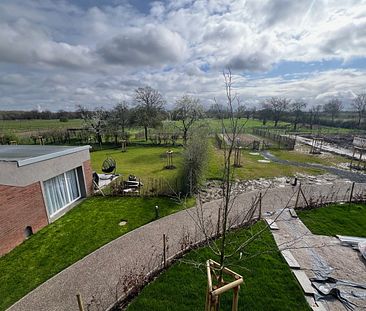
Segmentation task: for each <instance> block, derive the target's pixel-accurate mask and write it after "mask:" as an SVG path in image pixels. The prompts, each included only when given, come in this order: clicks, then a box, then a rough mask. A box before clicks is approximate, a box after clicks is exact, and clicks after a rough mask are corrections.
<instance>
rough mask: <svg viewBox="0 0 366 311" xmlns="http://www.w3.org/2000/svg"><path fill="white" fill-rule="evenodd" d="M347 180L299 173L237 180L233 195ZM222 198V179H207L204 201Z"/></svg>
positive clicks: (233, 186)
mask: <svg viewBox="0 0 366 311" xmlns="http://www.w3.org/2000/svg"><path fill="white" fill-rule="evenodd" d="M339 180H345V179H341V178H340V177H338V176H336V175H332V174H324V175H317V176H313V175H306V174H301V173H297V174H296V175H295V177H275V178H270V179H265V178H259V179H253V180H236V181H235V182H234V183H233V185H232V195H234V196H235V195H238V194H241V193H245V192H249V191H253V190H262V189H263V190H264V189H267V188H276V187H279V188H283V187H289V186H294V185H295V184H296V183H298V182H301V184H303V185H306V184H308V185H309V184H316V185H325V184H328V185H329V184H332V183H333V182H335V181H339ZM220 198H222V189H221V181H219V180H210V181H207V182H206V184H205V185H204V187H203V188H202V189H201V191H200V199H201V200H202V202H203V203H205V202H210V201H213V200H217V199H220Z"/></svg>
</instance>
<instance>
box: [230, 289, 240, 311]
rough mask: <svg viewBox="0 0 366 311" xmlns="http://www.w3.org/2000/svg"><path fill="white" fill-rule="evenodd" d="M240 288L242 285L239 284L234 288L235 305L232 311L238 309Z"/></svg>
mask: <svg viewBox="0 0 366 311" xmlns="http://www.w3.org/2000/svg"><path fill="white" fill-rule="evenodd" d="M239 289H240V286H237V287H235V288H234V295H233V305H232V308H231V310H232V311H238V303H239Z"/></svg>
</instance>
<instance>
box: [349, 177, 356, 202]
mask: <svg viewBox="0 0 366 311" xmlns="http://www.w3.org/2000/svg"><path fill="white" fill-rule="evenodd" d="M354 188H355V182H353V183H352V187H351V193H350V195H349V203H352V197H353V190H354Z"/></svg>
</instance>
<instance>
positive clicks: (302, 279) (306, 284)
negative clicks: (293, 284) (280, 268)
mask: <svg viewBox="0 0 366 311" xmlns="http://www.w3.org/2000/svg"><path fill="white" fill-rule="evenodd" d="M292 273H293V274H295V277H296V279H297V281H298V282H299V284H300V286H301V288H302V290H303V291H304V293H305V294H307V295H313V294H314V293H315V289H314V287H313V286H312V285H311V282H310V280H309V278H308V277H307V275H306V273H305V272H304V271H303V270H292Z"/></svg>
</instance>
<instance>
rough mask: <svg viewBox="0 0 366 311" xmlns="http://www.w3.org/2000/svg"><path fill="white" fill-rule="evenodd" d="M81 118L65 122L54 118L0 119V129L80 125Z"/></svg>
mask: <svg viewBox="0 0 366 311" xmlns="http://www.w3.org/2000/svg"><path fill="white" fill-rule="evenodd" d="M82 125H83V120H81V119H71V120H69V121H67V122H60V121H59V120H58V119H56V120H0V131H3V132H7V131H12V132H17V133H21V132H28V131H37V130H48V129H60V128H72V127H81V126H82Z"/></svg>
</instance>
